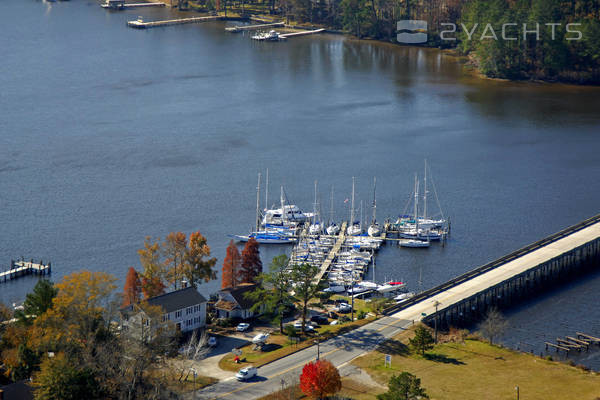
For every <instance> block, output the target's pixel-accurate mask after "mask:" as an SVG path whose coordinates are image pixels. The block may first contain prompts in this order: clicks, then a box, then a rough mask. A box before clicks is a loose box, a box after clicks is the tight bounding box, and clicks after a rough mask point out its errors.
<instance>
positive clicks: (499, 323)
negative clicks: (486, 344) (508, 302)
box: [479, 308, 508, 344]
mask: <svg viewBox="0 0 600 400" xmlns="http://www.w3.org/2000/svg"><path fill="white" fill-rule="evenodd" d="M506 328H508V321H506V318H504V316H503V315H502V313H501V312H500V311H498V309H496V308H491V309H490V310H489V311H488V313H487V315H486V317H485V320H483V322H482V323H481V325H480V326H479V330H480V331H481V334H482V335H483V336H484V337H485V338H487V339H488V340H489V341H490V344H493V343H494V339H495V338H497V337H498V336H500V335H502V334H503V333H504V331H506Z"/></svg>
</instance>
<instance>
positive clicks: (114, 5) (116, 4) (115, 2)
mask: <svg viewBox="0 0 600 400" xmlns="http://www.w3.org/2000/svg"><path fill="white" fill-rule="evenodd" d="M166 5H167V4H166V3H161V2H156V3H125V1H123V0H106V3H104V4H102V5H101V7H102V8H110V9H111V10H125V9H126V8H141V7H164V6H166Z"/></svg>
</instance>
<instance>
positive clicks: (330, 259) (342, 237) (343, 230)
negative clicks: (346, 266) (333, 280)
mask: <svg viewBox="0 0 600 400" xmlns="http://www.w3.org/2000/svg"><path fill="white" fill-rule="evenodd" d="M347 225H348V223H347V222H343V223H342V228H341V229H340V233H339V234H338V236H337V239H336V241H335V244H334V245H333V248H332V249H331V251H330V252H329V254H328V255H327V258H326V259H325V261H323V264H321V268H320V269H319V273H318V274H317V276H315V282H320V281H321V279H323V276H324V275H325V273H327V271H328V270H329V267H330V266H331V263H332V262H333V260H334V259H335V257H337V254H338V253H339V252H340V250H341V248H342V245H343V244H344V241H345V240H346V227H347Z"/></svg>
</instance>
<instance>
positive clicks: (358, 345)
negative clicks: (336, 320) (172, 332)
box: [188, 316, 412, 399]
mask: <svg viewBox="0 0 600 400" xmlns="http://www.w3.org/2000/svg"><path fill="white" fill-rule="evenodd" d="M410 325H412V320H400V319H398V318H396V317H394V316H389V317H384V318H381V319H379V320H377V321H374V322H371V323H369V324H367V325H365V326H363V327H360V328H358V329H355V330H353V331H351V332H348V333H346V334H344V335H341V336H338V337H335V338H332V339H329V340H327V341H325V342H323V343H321V344H320V345H319V350H320V356H321V358H326V359H327V360H329V361H331V362H332V363H333V364H334V365H335V366H337V367H339V366H341V365H343V364H345V363H347V362H349V361H350V360H352V359H353V358H355V357H357V356H359V355H361V354H363V353H365V352H367V351H371V350H374V349H375V348H376V347H377V345H378V344H379V343H381V342H382V341H383V340H385V339H387V338H390V337H393V336H395V335H397V334H398V333H400V332H401V331H402V330H403V329H405V328H407V327H409V326H410ZM316 356H317V346H316V345H314V346H311V347H308V348H306V349H304V350H301V351H299V352H297V353H295V354H292V355H289V356H287V357H284V358H282V359H280V360H277V361H274V362H272V363H270V364H267V365H264V366H262V367H260V368H259V369H258V377H256V378H254V379H253V380H251V381H250V382H238V381H236V380H235V379H228V380H225V381H221V382H219V383H217V384H215V385H212V386H209V387H207V388H204V389H203V390H199V391H197V392H196V398H197V399H256V398H260V397H262V396H265V395H267V394H269V393H272V392H275V391H277V390H279V389H281V385H282V380H284V381H285V382H291V381H295V380H297V379H298V377H299V376H300V372H301V370H302V367H303V366H304V364H306V363H307V362H309V361H312V360H315V358H316ZM188 398H189V399H192V398H193V397H192V394H190V396H189V397H188Z"/></svg>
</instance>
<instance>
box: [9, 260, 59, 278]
mask: <svg viewBox="0 0 600 400" xmlns="http://www.w3.org/2000/svg"><path fill="white" fill-rule="evenodd" d="M51 272H52V264H51V263H48V264H44V263H43V261H40V262H39V263H34V262H33V260H31V261H16V262H15V261H11V262H10V268H9V269H8V270H7V271H4V272H0V282H6V281H10V280H13V279H16V278H19V277H21V276H25V275H32V274H33V275H47V274H50V273H51Z"/></svg>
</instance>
